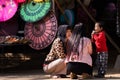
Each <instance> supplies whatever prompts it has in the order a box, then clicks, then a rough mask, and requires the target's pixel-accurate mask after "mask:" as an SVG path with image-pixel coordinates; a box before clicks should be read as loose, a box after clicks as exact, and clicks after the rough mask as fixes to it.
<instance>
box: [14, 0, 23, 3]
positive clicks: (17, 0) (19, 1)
mask: <svg viewBox="0 0 120 80" xmlns="http://www.w3.org/2000/svg"><path fill="white" fill-rule="evenodd" d="M16 2H17V3H22V2H25V0H16Z"/></svg>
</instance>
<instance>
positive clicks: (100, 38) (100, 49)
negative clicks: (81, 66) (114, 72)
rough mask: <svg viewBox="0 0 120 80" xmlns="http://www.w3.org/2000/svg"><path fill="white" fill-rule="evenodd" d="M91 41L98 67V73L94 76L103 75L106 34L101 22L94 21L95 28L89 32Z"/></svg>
mask: <svg viewBox="0 0 120 80" xmlns="http://www.w3.org/2000/svg"><path fill="white" fill-rule="evenodd" d="M91 37H92V42H93V43H95V46H96V52H97V59H96V63H97V64H96V65H97V68H98V74H97V75H95V77H99V78H103V77H105V74H106V70H107V63H108V48H107V44H106V36H105V32H104V30H103V24H102V23H101V22H96V23H95V28H94V30H93V31H92V33H91Z"/></svg>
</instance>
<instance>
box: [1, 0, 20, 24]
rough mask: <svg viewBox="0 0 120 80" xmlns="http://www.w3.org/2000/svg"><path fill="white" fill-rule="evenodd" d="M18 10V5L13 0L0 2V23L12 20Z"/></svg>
mask: <svg viewBox="0 0 120 80" xmlns="http://www.w3.org/2000/svg"><path fill="white" fill-rule="evenodd" d="M17 8H18V4H17V3H15V1H13V0H0V22H2V21H6V20H8V19H10V18H12V17H13V16H14V14H15V13H16V11H17Z"/></svg>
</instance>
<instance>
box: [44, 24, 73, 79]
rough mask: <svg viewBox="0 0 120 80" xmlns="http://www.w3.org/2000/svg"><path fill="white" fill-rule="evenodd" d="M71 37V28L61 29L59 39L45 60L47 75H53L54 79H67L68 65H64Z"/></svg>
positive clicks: (55, 41)
mask: <svg viewBox="0 0 120 80" xmlns="http://www.w3.org/2000/svg"><path fill="white" fill-rule="evenodd" d="M61 29H62V30H61ZM70 35H71V28H70V26H66V27H59V29H58V37H57V38H56V39H55V40H54V42H53V44H52V47H51V50H50V53H49V54H48V55H47V57H46V59H45V65H44V67H43V69H44V71H45V72H46V73H50V74H52V77H53V78H58V77H61V78H64V77H66V65H65V63H64V60H65V57H66V54H65V53H66V52H65V45H66V41H67V39H68V38H69V37H70Z"/></svg>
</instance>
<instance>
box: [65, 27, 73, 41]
mask: <svg viewBox="0 0 120 80" xmlns="http://www.w3.org/2000/svg"><path fill="white" fill-rule="evenodd" d="M71 34H72V28H71V27H70V26H68V27H67V29H66V39H69V38H70V36H71Z"/></svg>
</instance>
